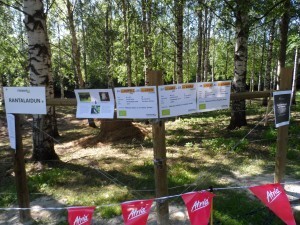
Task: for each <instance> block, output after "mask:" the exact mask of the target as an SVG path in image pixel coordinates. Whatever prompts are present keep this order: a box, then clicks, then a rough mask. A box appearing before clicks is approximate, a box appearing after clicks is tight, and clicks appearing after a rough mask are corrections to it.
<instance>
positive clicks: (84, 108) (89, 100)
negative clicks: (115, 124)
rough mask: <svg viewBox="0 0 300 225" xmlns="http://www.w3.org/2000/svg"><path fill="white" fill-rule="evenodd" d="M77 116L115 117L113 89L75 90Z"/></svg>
mask: <svg viewBox="0 0 300 225" xmlns="http://www.w3.org/2000/svg"><path fill="white" fill-rule="evenodd" d="M75 95H76V100H77V109H76V117H77V118H103V119H112V118H114V110H115V109H114V106H115V99H114V95H113V92H112V89H77V90H75Z"/></svg>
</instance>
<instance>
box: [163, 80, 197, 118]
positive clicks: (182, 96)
mask: <svg viewBox="0 0 300 225" xmlns="http://www.w3.org/2000/svg"><path fill="white" fill-rule="evenodd" d="M158 99H159V116H160V117H161V118H166V117H173V116H180V115H186V114H191V113H195V112H196V84H192V83H190V84H174V85H162V86H159V87H158Z"/></svg>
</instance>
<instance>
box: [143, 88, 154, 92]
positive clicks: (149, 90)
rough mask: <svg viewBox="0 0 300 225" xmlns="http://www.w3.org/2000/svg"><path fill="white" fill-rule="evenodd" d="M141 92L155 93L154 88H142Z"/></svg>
mask: <svg viewBox="0 0 300 225" xmlns="http://www.w3.org/2000/svg"><path fill="white" fill-rule="evenodd" d="M141 92H154V88H141Z"/></svg>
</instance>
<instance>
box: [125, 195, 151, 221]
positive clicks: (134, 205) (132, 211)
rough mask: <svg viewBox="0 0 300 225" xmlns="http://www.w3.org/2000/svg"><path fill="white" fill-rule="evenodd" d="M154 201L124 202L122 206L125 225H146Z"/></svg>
mask: <svg viewBox="0 0 300 225" xmlns="http://www.w3.org/2000/svg"><path fill="white" fill-rule="evenodd" d="M152 203H153V199H148V200H137V201H130V202H124V203H122V204H121V207H122V215H123V219H124V224H125V225H146V223H147V220H148V216H149V212H150V209H151V205H152Z"/></svg>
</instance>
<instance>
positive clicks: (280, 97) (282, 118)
mask: <svg viewBox="0 0 300 225" xmlns="http://www.w3.org/2000/svg"><path fill="white" fill-rule="evenodd" d="M273 96H274V113H275V126H276V127H281V126H284V125H288V124H289V123H290V107H291V96H292V91H291V90H288V91H275V92H273Z"/></svg>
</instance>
